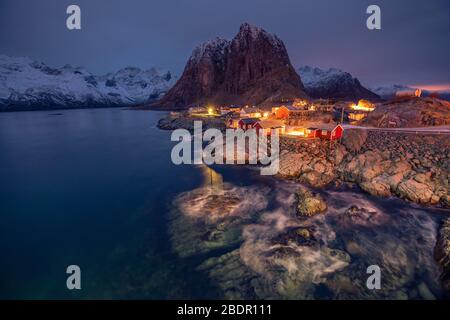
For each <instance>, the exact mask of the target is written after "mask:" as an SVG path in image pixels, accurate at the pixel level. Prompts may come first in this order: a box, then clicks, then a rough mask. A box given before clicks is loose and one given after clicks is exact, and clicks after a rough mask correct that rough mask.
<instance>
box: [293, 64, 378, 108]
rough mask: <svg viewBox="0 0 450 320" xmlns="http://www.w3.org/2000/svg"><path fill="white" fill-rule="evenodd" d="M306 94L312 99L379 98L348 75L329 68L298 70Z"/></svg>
mask: <svg viewBox="0 0 450 320" xmlns="http://www.w3.org/2000/svg"><path fill="white" fill-rule="evenodd" d="M298 73H299V74H300V76H301V78H302V81H303V84H304V86H305V89H306V92H307V93H308V95H309V96H311V97H312V98H324V99H345V100H359V99H369V100H378V99H380V97H379V96H378V95H377V94H375V93H373V92H372V91H370V90H368V89H366V88H364V87H363V86H362V85H361V83H360V82H359V80H358V79H356V78H354V77H353V76H352V75H351V74H350V73H348V72H344V71H342V70H339V69H335V68H331V69H328V70H322V69H320V68H314V67H310V66H304V67H301V68H299V69H298Z"/></svg>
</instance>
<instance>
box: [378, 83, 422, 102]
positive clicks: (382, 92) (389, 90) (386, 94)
mask: <svg viewBox="0 0 450 320" xmlns="http://www.w3.org/2000/svg"><path fill="white" fill-rule="evenodd" d="M413 89H414V90H415V88H411V87H408V86H405V85H402V84H392V85H385V86H378V87H375V88H372V89H371V90H372V91H373V92H375V93H376V94H378V95H379V96H380V97H381V98H383V99H390V98H393V97H394V96H395V93H396V92H397V91H404V90H413Z"/></svg>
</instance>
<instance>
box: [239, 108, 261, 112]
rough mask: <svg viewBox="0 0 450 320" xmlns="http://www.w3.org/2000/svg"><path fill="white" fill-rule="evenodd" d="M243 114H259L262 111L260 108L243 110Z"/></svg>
mask: <svg viewBox="0 0 450 320" xmlns="http://www.w3.org/2000/svg"><path fill="white" fill-rule="evenodd" d="M241 112H245V113H257V112H261V110H259V109H258V108H242V109H241Z"/></svg>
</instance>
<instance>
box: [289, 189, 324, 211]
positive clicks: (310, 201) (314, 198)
mask: <svg viewBox="0 0 450 320" xmlns="http://www.w3.org/2000/svg"><path fill="white" fill-rule="evenodd" d="M296 197H297V215H298V216H306V217H311V216H314V215H316V214H318V213H322V212H325V211H326V210H327V204H326V202H325V201H324V200H323V199H322V197H321V196H320V195H319V194H315V193H313V192H311V191H309V190H306V189H304V188H300V189H299V190H298V191H297V192H296Z"/></svg>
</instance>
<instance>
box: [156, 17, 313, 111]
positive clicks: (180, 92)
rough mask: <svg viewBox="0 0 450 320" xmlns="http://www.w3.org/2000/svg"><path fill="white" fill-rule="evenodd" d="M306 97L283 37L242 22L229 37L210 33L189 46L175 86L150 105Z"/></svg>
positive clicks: (264, 101)
mask: <svg viewBox="0 0 450 320" xmlns="http://www.w3.org/2000/svg"><path fill="white" fill-rule="evenodd" d="M303 97H306V94H305V92H304V88H303V84H302V82H301V80H300V77H299V76H298V75H297V73H296V72H295V70H294V68H293V67H292V65H291V62H290V59H289V56H288V54H287V51H286V48H285V46H284V44H283V42H282V41H281V40H280V39H278V38H277V37H276V36H275V35H272V34H270V33H268V32H266V31H265V30H263V29H262V28H259V27H256V26H252V25H250V24H249V23H243V24H242V25H241V26H240V28H239V32H238V33H237V34H236V36H235V37H234V38H233V40H232V41H231V42H230V41H228V40H225V39H221V38H215V39H213V40H211V41H208V42H206V43H204V44H202V45H200V46H199V47H197V48H196V49H195V50H194V51H193V54H192V56H191V57H190V59H189V60H188V63H187V65H186V67H185V69H184V72H183V75H182V76H181V78H180V79H179V80H178V82H177V83H176V84H175V86H174V87H173V88H172V89H171V90H169V91H168V92H167V94H166V95H165V96H164V97H163V99H162V100H161V101H159V102H156V103H154V105H155V106H160V107H168V108H187V107H189V106H191V105H195V104H204V103H217V104H252V105H257V104H265V103H267V104H269V103H270V102H271V101H277V100H282V99H283V100H284V99H294V98H303Z"/></svg>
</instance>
